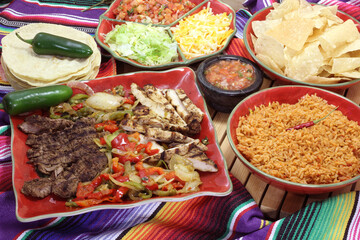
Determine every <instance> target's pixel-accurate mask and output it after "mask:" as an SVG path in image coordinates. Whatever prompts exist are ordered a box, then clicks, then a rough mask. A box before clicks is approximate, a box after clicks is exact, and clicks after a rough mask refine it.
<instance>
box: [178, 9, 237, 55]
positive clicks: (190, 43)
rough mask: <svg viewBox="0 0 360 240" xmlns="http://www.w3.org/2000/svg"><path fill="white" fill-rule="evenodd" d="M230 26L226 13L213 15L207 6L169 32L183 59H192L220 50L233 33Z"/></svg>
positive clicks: (229, 17) (229, 19) (229, 18)
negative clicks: (183, 56)
mask: <svg viewBox="0 0 360 240" xmlns="http://www.w3.org/2000/svg"><path fill="white" fill-rule="evenodd" d="M230 24H231V16H228V15H227V14H226V13H221V14H216V15H215V14H213V12H212V9H211V8H210V5H208V6H207V8H205V9H203V10H201V11H200V12H198V13H196V14H194V15H191V16H189V17H186V18H184V19H182V20H181V21H180V22H179V24H178V25H177V26H175V27H172V28H171V31H172V32H173V35H174V38H175V40H176V41H177V42H178V44H179V47H180V49H181V51H182V52H183V54H184V55H185V57H186V58H187V59H192V58H195V57H199V56H203V55H207V54H210V53H213V52H216V51H218V50H219V49H221V48H222V47H223V46H224V44H225V42H226V40H227V38H228V37H229V36H230V35H231V34H232V33H233V31H234V30H233V29H231V28H230Z"/></svg>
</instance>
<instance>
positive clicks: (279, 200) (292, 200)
mask: <svg viewBox="0 0 360 240" xmlns="http://www.w3.org/2000/svg"><path fill="white" fill-rule="evenodd" d="M190 67H192V68H193V69H196V67H197V66H190ZM117 71H118V73H125V72H136V71H144V70H143V69H137V68H135V67H133V66H130V65H128V64H121V63H120V64H118V66H117ZM280 85H281V84H280V83H279V82H277V81H271V80H269V79H266V78H265V79H264V82H263V85H262V86H261V89H265V88H270V87H275V86H280ZM336 92H337V93H338V94H342V95H344V96H345V97H347V98H349V99H350V100H352V101H353V102H355V103H357V104H360V83H359V84H357V85H355V86H353V87H351V88H348V89H345V90H340V91H336ZM209 113H210V116H211V118H212V120H213V124H214V127H215V130H216V132H217V137H218V142H219V145H220V147H221V151H222V152H223V154H224V157H225V159H226V162H227V166H228V169H229V172H230V173H232V174H233V175H234V176H235V177H236V178H237V179H239V180H240V182H241V183H242V184H243V185H244V186H245V188H246V189H247V190H248V192H249V193H250V194H251V196H252V197H253V198H254V200H255V202H256V203H257V204H258V206H259V207H260V209H261V211H262V212H263V213H264V215H265V217H266V218H268V219H269V220H277V219H279V218H283V217H285V216H288V215H290V214H292V213H294V212H296V211H298V210H299V209H301V208H302V207H304V206H306V205H307V204H310V203H312V202H314V201H321V200H323V199H326V198H328V197H330V196H334V195H337V194H341V193H345V192H349V191H355V190H360V181H358V182H357V183H355V184H353V185H351V186H349V187H346V188H344V189H341V190H339V191H336V192H331V193H328V194H319V195H299V194H294V193H291V192H287V191H284V190H282V189H279V188H277V187H274V186H271V185H269V184H267V183H265V182H264V181H262V180H261V179H259V178H258V177H257V176H255V175H254V174H252V173H250V171H249V170H248V169H247V168H246V166H245V165H244V164H242V163H241V161H240V159H238V158H237V157H236V156H235V154H234V152H233V150H232V148H231V146H230V143H229V141H228V139H227V136H226V135H227V134H226V125H227V120H228V117H229V115H230V114H229V113H222V112H216V111H214V110H213V109H211V108H210V107H209Z"/></svg>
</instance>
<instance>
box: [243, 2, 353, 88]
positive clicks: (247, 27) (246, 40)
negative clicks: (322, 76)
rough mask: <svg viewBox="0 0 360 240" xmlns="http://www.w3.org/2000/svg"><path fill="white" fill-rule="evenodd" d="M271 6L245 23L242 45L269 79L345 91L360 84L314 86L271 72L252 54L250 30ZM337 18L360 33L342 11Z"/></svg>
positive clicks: (261, 19)
mask: <svg viewBox="0 0 360 240" xmlns="http://www.w3.org/2000/svg"><path fill="white" fill-rule="evenodd" d="M273 9H274V8H273V6H269V7H266V8H263V9H261V10H259V11H258V12H256V13H255V14H254V15H253V16H252V17H251V18H250V19H249V20H248V21H247V23H246V25H245V28H244V33H245V34H244V44H245V47H246V50H247V51H248V52H249V54H250V55H251V57H252V58H253V59H254V61H255V62H256V63H257V64H259V66H260V68H261V69H262V70H263V71H264V73H265V74H266V75H267V76H268V77H269V78H271V79H273V80H279V81H281V82H283V83H285V84H300V85H307V86H312V87H320V88H324V89H333V90H334V89H346V88H349V87H351V86H353V85H355V84H357V83H359V82H360V79H356V80H352V81H348V82H343V83H337V84H316V83H307V82H302V81H299V80H296V79H293V78H290V77H287V76H285V75H282V74H280V73H278V72H276V71H274V70H272V69H271V68H269V67H268V66H266V65H265V64H264V63H262V62H261V61H260V60H259V59H258V58H257V57H256V55H255V52H254V45H253V43H252V41H251V34H254V31H253V29H252V23H253V22H254V21H263V20H265V19H266V16H267V15H268V14H269V13H270V11H271V10H273ZM336 15H337V16H338V17H339V18H341V19H342V20H344V21H346V20H348V19H351V20H352V21H354V23H355V25H356V26H357V28H358V30H359V31H360V23H359V22H358V21H357V20H356V19H355V18H353V17H351V16H350V15H348V14H346V13H344V12H342V11H339V10H338V11H337V14H336Z"/></svg>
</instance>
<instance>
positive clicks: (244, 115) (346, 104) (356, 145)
mask: <svg viewBox="0 0 360 240" xmlns="http://www.w3.org/2000/svg"><path fill="white" fill-rule="evenodd" d="M227 136H228V139H229V142H230V145H231V147H232V149H233V151H234V153H235V154H236V156H237V157H238V158H239V159H240V160H241V161H242V162H243V163H244V165H245V166H246V167H247V168H248V169H249V170H250V171H251V172H252V173H253V174H255V175H257V176H259V177H260V178H261V179H262V180H264V181H265V182H267V183H269V184H271V185H274V186H276V187H279V188H281V189H284V190H286V191H290V192H295V193H300V194H320V193H325V192H332V191H334V190H337V189H340V188H343V187H345V186H348V185H350V184H352V183H354V182H356V181H358V180H360V107H359V105H357V104H356V103H354V102H352V101H350V100H349V99H347V98H345V97H343V96H341V95H338V94H336V93H333V92H330V91H327V90H323V89H319V88H315V87H308V86H281V87H274V88H269V89H265V90H262V91H259V92H257V93H254V94H252V95H250V96H249V97H247V98H245V99H244V100H242V101H241V102H240V103H239V104H238V105H237V106H236V107H235V108H234V110H233V111H232V112H231V114H230V117H229V119H228V124H227Z"/></svg>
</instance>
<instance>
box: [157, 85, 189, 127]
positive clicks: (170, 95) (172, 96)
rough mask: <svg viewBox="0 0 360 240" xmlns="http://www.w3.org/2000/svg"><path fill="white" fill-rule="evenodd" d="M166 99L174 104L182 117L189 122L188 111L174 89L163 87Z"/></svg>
mask: <svg viewBox="0 0 360 240" xmlns="http://www.w3.org/2000/svg"><path fill="white" fill-rule="evenodd" d="M163 92H164V95H165V97H166V99H167V100H168V101H169V102H170V103H171V105H173V106H174V108H175V109H176V111H177V112H178V114H179V115H180V116H181V117H182V119H184V121H185V122H186V123H189V120H190V117H191V115H190V112H189V111H188V110H187V109H186V107H185V105H184V104H183V103H182V101H181V100H180V98H179V96H178V95H177V93H176V91H175V90H174V89H164V90H163Z"/></svg>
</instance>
